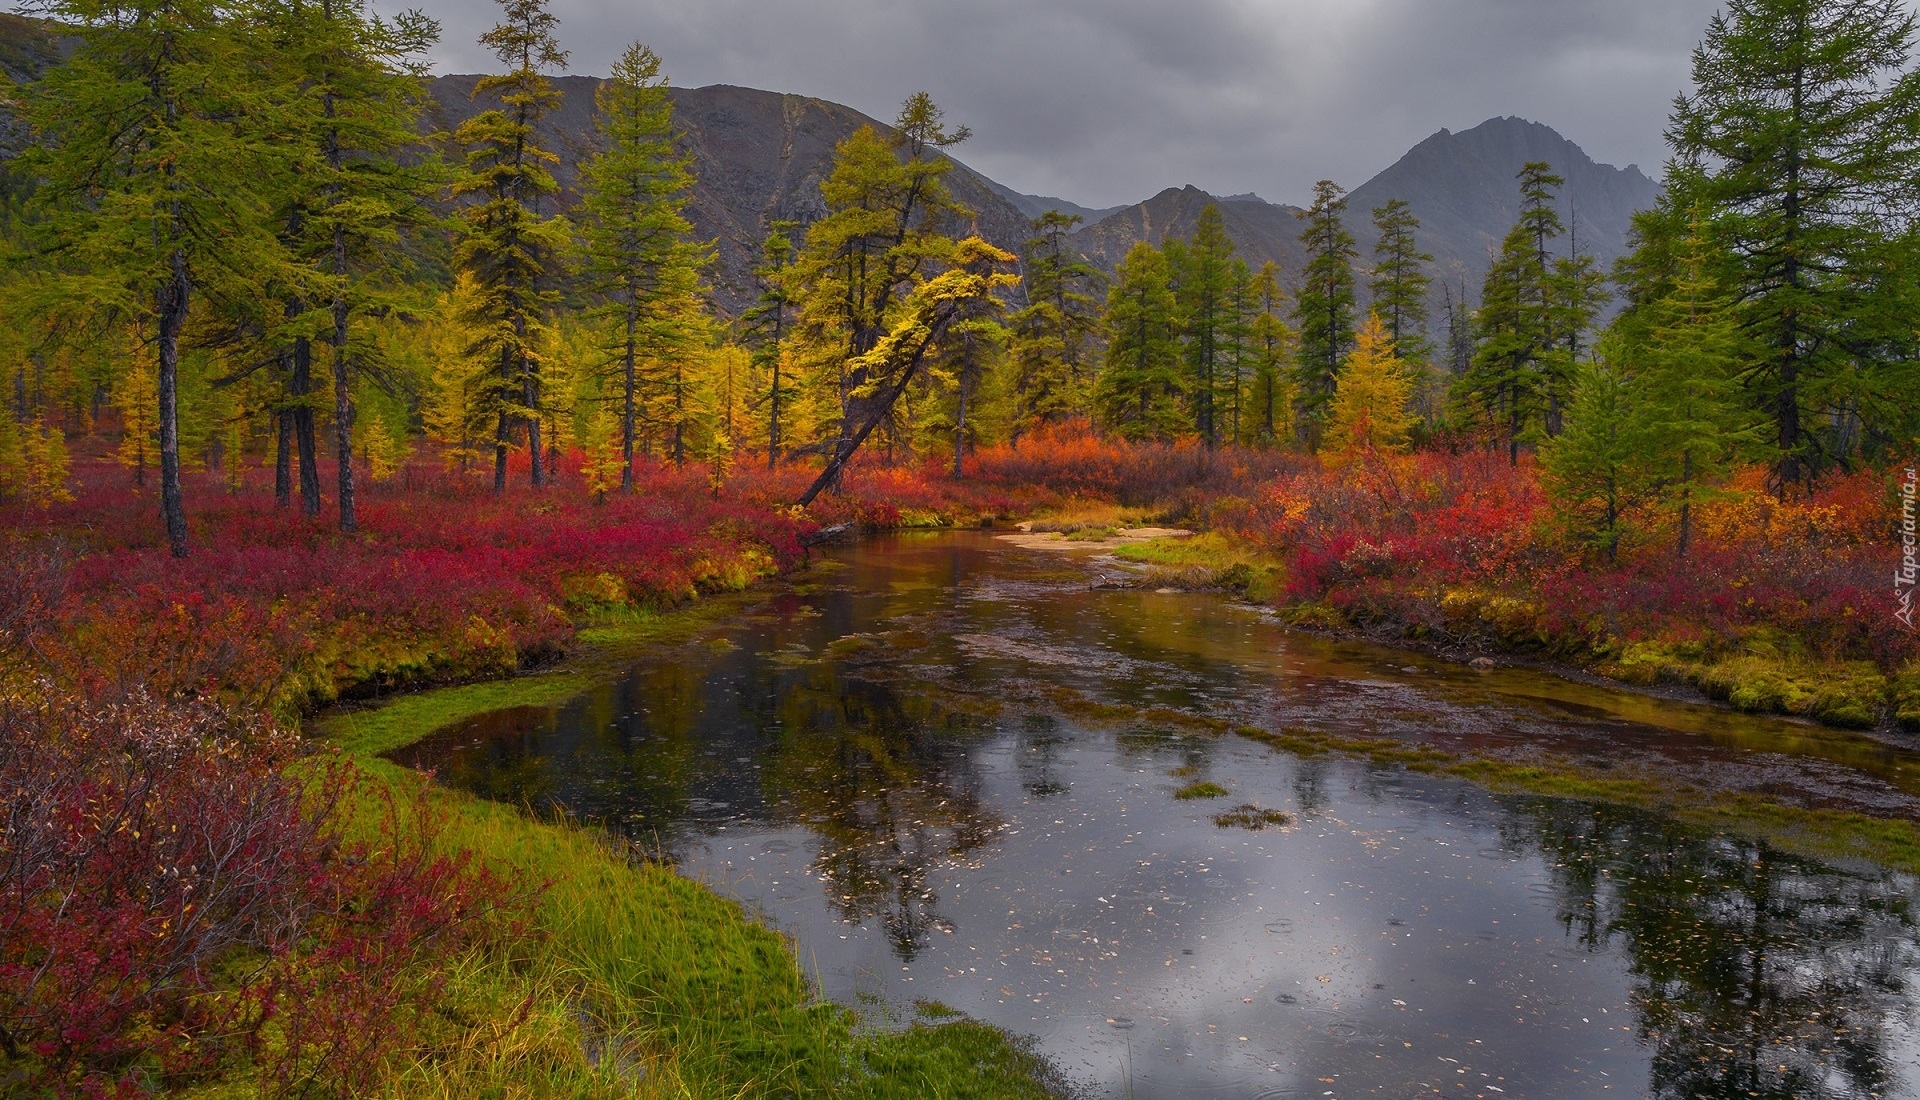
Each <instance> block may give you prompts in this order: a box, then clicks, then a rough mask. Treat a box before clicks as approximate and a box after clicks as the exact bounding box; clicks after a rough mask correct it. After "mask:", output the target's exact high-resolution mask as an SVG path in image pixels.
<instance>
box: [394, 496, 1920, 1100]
mask: <svg viewBox="0 0 1920 1100" xmlns="http://www.w3.org/2000/svg"><path fill="white" fill-rule="evenodd" d="M1091 556H1092V552H1090V551H1083V552H1078V553H1067V554H1062V553H1059V552H1053V551H1043V550H1034V549H1026V548H1020V547H1016V546H1013V545H1010V544H1009V543H1007V542H1005V541H1003V540H999V539H996V538H994V537H993V536H991V535H990V534H987V533H978V532H959V533H945V534H932V535H901V536H897V537H888V538H881V539H873V540H867V541H863V542H860V543H858V544H856V545H853V546H849V547H842V548H835V549H832V550H830V551H828V552H826V553H825V554H823V555H821V556H820V558H819V563H818V566H817V567H816V568H815V569H813V570H810V571H809V572H807V573H805V574H803V575H802V576H801V577H799V578H798V579H797V580H796V581H795V582H794V583H792V584H790V585H788V586H787V587H786V588H784V589H782V590H780V591H778V592H777V593H775V594H773V595H771V596H770V597H769V598H768V599H767V600H766V601H765V602H764V603H763V604H762V605H760V606H758V607H757V608H754V609H752V610H749V611H747V612H744V613H743V614H742V615H741V616H740V617H739V618H738V620H737V621H734V622H731V623H728V624H725V625H724V626H723V627H721V628H720V629H718V630H717V631H716V632H715V634H714V635H713V636H712V637H710V638H708V639H705V640H703V641H702V642H701V643H699V644H697V645H692V646H687V647H683V648H680V649H677V650H675V651H673V652H671V653H667V654H663V655H661V656H659V657H658V658H655V659H650V660H649V661H647V662H645V663H642V664H640V665H638V666H636V667H634V668H633V669H632V670H630V671H629V672H628V673H626V674H625V675H624V676H622V677H620V678H618V679H615V680H612V681H610V682H608V683H605V684H603V685H601V686H600V687H598V688H596V689H594V690H592V691H589V692H587V693H585V694H583V695H581V696H579V697H577V698H575V699H573V700H571V701H569V702H567V703H565V704H563V705H561V706H559V707H556V708H520V709H516V710H510V711H504V712H500V713H496V714H492V715H487V716H484V717H482V718H479V719H477V720H474V721H471V722H467V723H464V724H461V725H459V726H455V727H452V728H449V729H447V730H444V731H441V732H439V733H437V734H435V735H433V736H432V737H430V738H428V739H427V740H425V741H422V742H420V743H418V744H416V745H414V746H411V747H410V748H408V749H406V750H404V751H402V752H401V753H399V754H396V756H397V758H398V759H400V760H402V762H405V763H408V764H412V765H415V766H422V767H433V768H435V769H437V771H438V774H439V775H440V776H441V777H442V778H443V779H444V780H445V781H447V782H449V783H452V784H454V785H456V786H459V787H462V788H465V789H468V790H471V791H474V792H477V793H479V794H481V795H484V796H486V797H490V798H498V799H503V800H508V801H513V802H520V803H526V804H530V805H534V806H537V807H558V808H561V809H564V810H565V811H566V812H568V813H571V814H573V815H576V816H578V817H580V818H583V819H586V820H591V821H595V822H599V823H602V824H605V825H607V826H608V827H610V828H612V829H614V830H615V831H617V832H619V833H621V834H623V835H625V836H626V837H628V838H630V839H631V840H632V842H633V843H634V844H635V846H636V847H637V848H638V849H640V850H642V851H644V852H646V853H648V854H650V855H652V856H654V857H656V858H664V859H670V860H672V861H673V862H675V863H676V864H677V866H678V867H679V868H680V870H681V871H683V872H684V873H686V874H688V875H691V876H693V877H696V878H699V879H701V880H703V881H706V882H708V883H710V884H712V885H713V886H714V887H715V888H716V889H718V890H720V891H722V892H724V893H726V894H729V895H731V896H733V897H736V898H738V899H739V900H740V901H741V902H742V903H744V904H745V905H746V906H747V907H748V908H749V909H750V910H752V911H754V912H756V913H758V914H760V915H762V916H763V917H764V919H765V920H766V921H767V922H768V923H770V924H771V925H773V926H775V927H777V928H779V929H781V930H782V931H783V932H785V933H787V934H788V935H790V936H792V937H793V939H794V941H795V943H796V947H797V950H798V953H799V957H800V959H801V961H802V964H803V966H804V967H805V968H806V969H807V970H808V972H809V973H810V974H812V975H813V976H814V978H815V980H816V982H817V984H818V986H819V989H820V992H821V993H822V995H824V996H826V997H829V998H832V999H833V1000H835V1001H839V1002H842V1003H845V1004H848V1005H852V1006H855V1007H856V1008H858V1009H860V1010H861V1011H862V1012H864V1013H866V1014H867V1015H868V1017H869V1018H870V1019H872V1020H874V1021H875V1022H876V1026H885V1025H886V1022H887V1021H895V1022H897V1021H903V1020H907V1019H910V1018H913V1017H914V1016H915V1014H916V1013H921V1014H923V1015H924V1014H926V1013H927V1012H929V1011H930V1012H932V1013H934V1014H938V1012H940V1011H942V1010H943V1008H950V1009H952V1010H956V1011H959V1012H963V1013H966V1014H968V1015H971V1016H974V1017H977V1018H979V1019H982V1020H985V1021H988V1022H990V1023H993V1024H997V1025H1000V1026H1002V1027H1004V1028H1006V1029H1008V1030H1010V1031H1013V1032H1016V1033H1020V1034H1023V1035H1029V1036H1032V1037H1033V1039H1034V1041H1035V1043H1036V1044H1037V1045H1038V1047H1039V1049H1040V1050H1041V1051H1042V1052H1044V1053H1045V1054H1047V1055H1048V1056H1049V1057H1050V1058H1051V1059H1052V1060H1053V1061H1054V1062H1055V1063H1056V1064H1057V1065H1059V1066H1060V1067H1061V1068H1062V1069H1063V1071H1064V1072H1065V1073H1066V1074H1067V1075H1068V1076H1069V1077H1070V1078H1071V1079H1073V1080H1074V1081H1076V1082H1077V1083H1079V1084H1081V1085H1082V1086H1084V1087H1085V1089H1086V1090H1087V1091H1088V1092H1089V1093H1090V1094H1091V1095H1095V1096H1103V1097H1116V1098H1118V1097H1134V1098H1142V1100H1144V1098H1150V1097H1157V1098H1170V1097H1211V1096H1220V1097H1247V1098H1252V1097H1263V1098H1278V1097H1293V1096H1300V1097H1332V1098H1335V1100H1339V1098H1343V1097H1394V1098H1404V1097H1413V1096H1420V1095H1429V1096H1431V1095H1440V1096H1449V1097H1485V1098H1492V1097H1547V1098H1557V1097H1588V1096H1591V1097H1618V1096H1656V1097H1662V1098H1667V1097H1671V1098H1675V1100H1679V1098H1689V1100H1691V1098H1696V1097H1753V1096H1762V1097H1793V1098H1800V1100H1807V1098H1823V1097H1834V1098H1840V1097H1846V1098H1863V1100H1864V1098H1868V1097H1920V1034H1916V1022H1915V1021H1916V1019H1917V1018H1920V1005H1917V1004H1916V1000H1920V997H1917V996H1916V992H1915V982H1916V979H1920V924H1917V915H1916V911H1915V910H1916V901H1917V900H1920V884H1916V881H1915V879H1914V877H1913V876H1911V875H1908V874H1904V873H1899V872H1895V871H1892V870H1888V869H1885V868H1881V867H1878V866H1875V865H1873V864H1872V863H1870V862H1866V861H1856V862H1851V863H1847V864H1845V865H1833V864H1829V863H1823V862H1819V861H1816V860H1812V859H1808V858H1804V857H1800V856H1795V855H1791V854H1787V853H1784V852H1781V851H1779V850H1777V849H1774V848H1772V847H1770V846H1768V845H1766V844H1764V843H1762V842H1758V841H1754V840H1749V839H1743V838H1740V837H1737V836H1731V835H1723V834H1716V833H1713V832H1710V831H1706V830H1703V829H1698V828H1695V827H1691V826H1687V825H1683V824H1680V823H1677V822H1675V821H1672V820H1670V819H1667V818H1664V817H1661V816H1659V815H1656V814H1651V813H1647V812H1643V811H1639V810H1633V809H1626V808H1620V807H1614V806H1609V805H1604V804H1596V803H1586V802H1577V801H1569V800H1559V799H1552V798H1543V797H1536V796H1514V795H1495V794H1492V793H1489V792H1488V791H1487V790H1485V789H1483V788H1481V787H1477V786H1475V785H1473V784H1471V783H1468V782H1465V781H1463V780H1459V779H1454V778H1449V777H1446V776H1444V775H1435V774H1428V773H1423V772H1421V771H1417V770H1409V769H1408V768H1405V767H1402V766H1399V765H1394V764H1382V763H1374V762H1370V761H1368V760H1364V759H1354V758H1349V757H1345V756H1293V755H1289V754H1288V753H1285V752H1281V751H1277V750H1275V749H1274V748H1271V747H1269V746H1267V745H1265V744H1262V743H1259V742H1257V741H1254V740H1250V739H1246V738H1242V737H1239V736H1235V735H1233V734H1222V733H1219V732H1216V729H1217V727H1218V726H1219V725H1220V724H1221V723H1229V724H1234V725H1253V726H1258V727H1261V728H1262V729H1266V730H1271V731H1279V730H1284V729H1289V728H1296V729H1297V728H1304V729H1308V730H1314V731H1319V732H1322V733H1328V734H1335V735H1341V736H1354V735H1365V736H1368V737H1390V738H1395V739H1398V740H1402V741H1406V742H1408V743H1410V744H1415V743H1417V744H1426V745H1430V746H1433V747H1435V748H1439V749H1443V750H1446V751H1450V752H1471V753H1475V754H1487V755H1492V756H1495V757H1499V758H1503V759H1508V760H1525V759H1527V758H1528V756H1529V754H1533V753H1537V752H1540V751H1543V750H1545V751H1550V752H1552V753H1553V754H1555V755H1556V757H1558V758H1561V759H1572V760H1577V761H1580V762H1581V763H1582V764H1583V765H1586V766H1589V767H1591V768H1595V769H1619V770H1626V771H1631V772H1632V773H1633V774H1636V775H1642V776H1645V775H1656V776H1659V777H1661V780H1662V781H1663V782H1668V783H1672V784H1675V785H1676V786H1679V787H1681V788H1690V789H1695V790H1698V791H1700V792H1701V793H1700V797H1702V798H1705V797H1710V792H1714V791H1749V792H1758V793H1764V794H1767V795H1769V796H1772V797H1777V798H1779V799H1781V800H1784V801H1788V802H1792V803H1796V804H1800V805H1807V806H1821V807H1833V808H1844V809H1858V810H1866V811H1869V812H1872V813H1876V814H1880V815H1883V816H1906V817H1912V816H1915V814H1916V813H1920V759H1916V757H1915V755H1914V754H1912V753H1909V752H1904V751H1901V750H1898V749H1895V748H1892V747H1889V746H1886V745H1883V744H1880V743H1878V742H1875V741H1873V740H1870V739H1868V738H1865V737H1859V736H1854V735H1851V734H1845V733H1839V732H1835V731H1829V730H1824V729H1820V728H1817V727H1814V726H1810V725H1806V724H1803V723H1797V722H1791V721H1783V720H1773V719H1761V718H1754V717H1748V716H1742V715H1737V714H1733V713H1731V712H1728V711H1725V710H1721V709H1717V708H1712V707H1707V706H1702V705H1696V704H1689V703H1682V702H1673V701H1668V700H1661V699H1654V698H1650V697H1647V696H1644V695H1639V694H1635V693H1631V692H1626V691H1616V690H1612V689H1608V688H1605V687H1600V686H1590V685H1584V684H1580V683H1575V682H1572V681H1569V680H1565V679H1561V678H1558V677H1555V676H1552V675H1549V674H1547V673H1543V672H1533V671H1525V670H1498V671H1493V672H1478V671H1474V670H1470V669H1465V668H1462V667H1459V666H1456V665H1451V664H1447V663H1445V662H1440V661H1435V660H1429V659H1426V658H1421V657H1415V656H1410V655H1408V654H1407V653H1404V652H1398V651H1392V650H1385V649H1377V648H1373V647H1368V646H1363V645H1357V644H1338V643H1332V642H1327V641H1324V640H1321V639H1317V638H1313V637H1309V636H1305V635H1302V634H1300V633H1298V632H1294V631H1290V630H1288V629H1286V628H1285V627H1284V626H1282V625H1281V624H1279V623H1278V622H1276V621H1275V620H1274V619H1273V618H1271V616H1270V615H1268V614H1266V613H1263V612H1262V611H1260V610H1259V609H1256V608H1251V607H1247V606H1243V605H1239V604H1236V603H1234V602H1232V601H1230V600H1227V599H1224V598H1222V597H1220V596H1217V595H1212V594H1200V593H1173V592H1150V591H1141V590H1123V591H1105V590H1101V591H1095V590H1092V589H1090V587H1089V577H1090V576H1091V575H1092V573H1093V571H1094V570H1095V569H1097V568H1099V567H1098V566H1097V565H1096V564H1094V563H1093V562H1092V561H1090V558H1091ZM1200 784H1211V785H1212V787H1210V788H1208V787H1200V788H1199V789H1197V790H1196V785H1200ZM1216 790H1218V791H1221V792H1224V793H1219V794H1215V791H1216ZM1183 792H1184V793H1186V794H1188V795H1190V796H1192V795H1200V796H1201V797H1184V798H1183V797H1176V796H1177V795H1179V794H1181V793H1183ZM1207 795H1214V796H1213V797H1205V796H1207ZM1242 807H1245V808H1248V809H1247V811H1246V813H1245V814H1244V815H1243V816H1242V817H1241V818H1239V819H1236V820H1228V821H1227V822H1226V823H1225V824H1222V823H1219V822H1217V821H1216V818H1220V817H1221V816H1222V815H1224V814H1227V813H1228V812H1229V811H1233V810H1235V809H1236V808H1242ZM1269 822H1271V823H1269ZM1253 825H1264V826H1265V827H1260V828H1254V827H1251V826H1253Z"/></svg>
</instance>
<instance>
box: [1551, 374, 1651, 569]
mask: <svg viewBox="0 0 1920 1100" xmlns="http://www.w3.org/2000/svg"><path fill="white" fill-rule="evenodd" d="M1620 351H1621V349H1618V348H1617V346H1615V344H1614V342H1612V341H1611V339H1610V340H1609V341H1603V342H1602V351H1601V354H1600V357H1599V358H1598V359H1597V360H1594V361H1591V362H1586V363H1582V364H1580V365H1579V366H1578V368H1577V369H1576V370H1575V372H1574V382H1573V389H1572V400H1571V401H1570V403H1569V405H1568V408H1567V430H1566V431H1564V432H1562V433H1561V434H1560V435H1559V436H1557V437H1555V438H1553V439H1551V440H1548V441H1547V442H1546V443H1545V444H1543V445H1542V446H1541V448H1540V481H1541V485H1542V486H1543V487H1544V488H1545V489H1546V491H1547V496H1548V499H1549V500H1550V501H1551V502H1552V505H1553V509H1554V514H1555V515H1556V517H1557V518H1558V519H1559V521H1560V522H1561V523H1563V524H1564V525H1565V526H1567V527H1568V528H1569V529H1570V530H1571V531H1572V532H1574V533H1575V535H1576V536H1577V537H1578V538H1580V539H1581V541H1583V542H1586V543H1588V544H1589V545H1592V546H1595V547H1597V548H1599V550H1600V551H1601V553H1602V554H1604V555H1605V556H1606V559H1607V560H1608V561H1609V562H1612V561H1614V560H1615V559H1616V558H1617V557H1618V556H1619V553H1620V544H1621V542H1622V541H1623V540H1624V538H1625V537H1626V535H1627V534H1628V530H1629V522H1630V520H1631V518H1632V517H1633V515H1634V513H1635V510H1636V509H1637V508H1638V507H1639V506H1640V505H1641V504H1643V503H1645V502H1646V501H1647V500H1648V499H1649V498H1650V497H1651V496H1652V495H1653V493H1654V490H1655V486H1656V485H1657V484H1658V481H1659V469H1658V466H1657V464H1656V463H1655V462H1653V461H1651V443H1652V441H1651V439H1650V438H1649V431H1648V424H1649V419H1648V402H1649V397H1648V394H1647V392H1646V389H1645V387H1644V385H1642V384H1640V383H1639V382H1638V381H1637V380H1636V379H1635V378H1634V376H1633V375H1632V373H1631V372H1629V371H1628V370H1627V368H1626V367H1625V366H1623V365H1622V363H1621V354H1620Z"/></svg>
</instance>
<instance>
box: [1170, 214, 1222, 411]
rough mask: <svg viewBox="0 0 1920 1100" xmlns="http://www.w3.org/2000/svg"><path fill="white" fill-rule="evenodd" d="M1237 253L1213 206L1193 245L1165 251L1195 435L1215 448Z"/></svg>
mask: <svg viewBox="0 0 1920 1100" xmlns="http://www.w3.org/2000/svg"><path fill="white" fill-rule="evenodd" d="M1233 250H1234V244H1233V239H1232V238H1231V237H1229V236H1227V229H1226V221H1225V219H1224V218H1222V217H1221V214H1220V208H1219V207H1218V206H1215V205H1214V204H1213V203H1208V204H1207V205H1206V206H1204V207H1202V208H1201V210H1200V216H1199V219H1198V221H1197V222H1196V224H1195V225H1194V230H1193V240H1192V241H1191V242H1188V243H1186V244H1184V245H1177V244H1176V245H1175V246H1174V247H1172V248H1169V249H1167V251H1166V256H1167V263H1168V266H1169V268H1170V269H1171V280H1172V284H1173V287H1174V300H1175V303H1176V305H1177V308H1178V310H1179V315H1180V322H1181V329H1182V334H1183V336H1184V339H1183V340H1182V351H1183V353H1184V359H1185V368H1186V377H1185V378H1184V379H1182V383H1181V390H1182V391H1183V392H1184V394H1185V396H1186V401H1187V412H1188V415H1189V416H1190V417H1191V418H1192V423H1193V428H1194V431H1196V432H1198V433H1199V435H1200V441H1201V443H1203V444H1205V445H1206V446H1207V447H1210V448H1211V447H1217V446H1219V444H1220V430H1221V423H1220V421H1221V411H1220V405H1221V396H1222V389H1223V383H1224V381H1225V379H1224V378H1223V377H1222V373H1223V370H1224V368H1225V366H1226V359H1227V356H1228V348H1229V344H1230V342H1231V340H1232V336H1233V330H1234V325H1235V323H1236V318H1235V317H1234V315H1233V292H1234V285H1233V262H1232V261H1233Z"/></svg>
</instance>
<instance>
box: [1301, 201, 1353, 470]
mask: <svg viewBox="0 0 1920 1100" xmlns="http://www.w3.org/2000/svg"><path fill="white" fill-rule="evenodd" d="M1346 211H1347V200H1346V191H1345V190H1343V189H1342V188H1341V187H1340V186H1339V185H1338V184H1336V183H1334V182H1333V181H1332V180H1321V181H1320V182H1319V183H1317V184H1314V187H1313V205H1312V206H1310V207H1308V208H1307V209H1306V210H1304V211H1302V212H1300V214H1299V215H1298V217H1300V218H1301V219H1303V220H1304V221H1305V222H1306V223H1307V227H1306V229H1305V230H1303V231H1302V232H1301V234H1300V242H1301V243H1302V244H1304V245H1306V246H1307V257H1308V258H1307V270H1306V271H1305V273H1304V275H1303V278H1302V279H1301V282H1300V288H1299V290H1298V292H1297V294H1296V296H1295V298H1294V303H1293V319H1294V332H1295V333H1296V334H1297V336H1298V341H1297V344H1296V348H1297V351H1298V355H1299V362H1298V368H1297V375H1296V377H1297V378H1298V385H1297V387H1296V389H1295V395H1296V396H1295V405H1296V411H1297V413H1298V415H1299V417H1300V438H1301V441H1302V442H1304V443H1306V444H1307V445H1308V446H1310V447H1312V446H1318V445H1319V441H1320V434H1321V429H1322V427H1323V425H1324V423H1325V420H1326V412H1327V404H1328V402H1330V401H1332V400H1333V387H1334V379H1335V378H1336V377H1338V376H1339V374H1340V366H1341V364H1342V363H1343V362H1344V361H1345V360H1346V357H1347V352H1349V351H1350V350H1352V348H1353V320H1354V284H1353V261H1354V258H1355V257H1356V256H1358V255H1359V251H1358V250H1357V249H1356V248H1355V247H1354V242H1353V235H1352V234H1351V233H1348V232H1347V228H1346V224H1345V221H1344V218H1345V216H1346Z"/></svg>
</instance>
